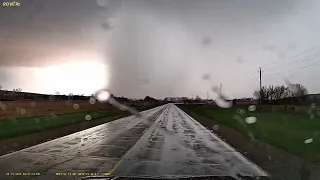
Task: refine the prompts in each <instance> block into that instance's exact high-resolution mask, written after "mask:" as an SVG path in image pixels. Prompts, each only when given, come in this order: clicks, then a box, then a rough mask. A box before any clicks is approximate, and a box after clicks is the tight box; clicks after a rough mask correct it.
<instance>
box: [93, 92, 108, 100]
mask: <svg viewBox="0 0 320 180" xmlns="http://www.w3.org/2000/svg"><path fill="white" fill-rule="evenodd" d="M95 97H96V99H97V100H98V101H99V102H106V101H108V99H109V98H110V93H109V92H108V91H107V90H100V91H98V92H96V94H95Z"/></svg>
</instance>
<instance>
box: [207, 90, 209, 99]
mask: <svg viewBox="0 0 320 180" xmlns="http://www.w3.org/2000/svg"><path fill="white" fill-rule="evenodd" d="M207 100H209V91H207Z"/></svg>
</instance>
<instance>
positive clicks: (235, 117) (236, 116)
mask: <svg viewBox="0 0 320 180" xmlns="http://www.w3.org/2000/svg"><path fill="white" fill-rule="evenodd" d="M233 118H234V119H236V120H238V121H241V120H242V119H241V116H240V115H239V114H235V115H233Z"/></svg>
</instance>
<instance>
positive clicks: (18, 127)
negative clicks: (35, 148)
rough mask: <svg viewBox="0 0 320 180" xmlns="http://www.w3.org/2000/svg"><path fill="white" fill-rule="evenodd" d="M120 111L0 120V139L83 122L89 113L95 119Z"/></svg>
mask: <svg viewBox="0 0 320 180" xmlns="http://www.w3.org/2000/svg"><path fill="white" fill-rule="evenodd" d="M120 113H121V111H120V110H99V111H87V112H76V113H68V114H59V115H53V116H41V117H30V118H17V119H8V120H1V121H0V140H1V139H7V138H12V137H17V136H21V135H25V134H29V133H34V132H39V131H43V130H48V129H54V128H58V127H62V126H67V125H72V124H77V123H81V122H85V121H87V120H86V119H85V116H86V115H90V116H91V120H95V119H100V118H104V117H108V116H112V115H116V114H120Z"/></svg>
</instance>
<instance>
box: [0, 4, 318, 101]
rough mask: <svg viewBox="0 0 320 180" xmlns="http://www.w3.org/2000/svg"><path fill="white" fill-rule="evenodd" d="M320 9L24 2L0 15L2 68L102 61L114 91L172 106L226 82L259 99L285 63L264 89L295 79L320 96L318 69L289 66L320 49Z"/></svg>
mask: <svg viewBox="0 0 320 180" xmlns="http://www.w3.org/2000/svg"><path fill="white" fill-rule="evenodd" d="M319 6H320V4H319V2H317V1H315V0H314V1H308V2H305V1H302V0H300V1H298V0H283V1H276V0H271V1H249V0H245V1H222V0H221V1H209V0H152V1H150V0H128V1H124V0H122V1H119V0H108V1H103V0H102V1H101V0H99V1H84V0H80V1H79V0H77V1H67V2H66V1H60V0H59V1H47V0H45V1H43V0H42V1H40V0H34V1H33V2H31V1H28V3H27V1H22V2H21V7H19V8H11V9H9V8H6V9H4V11H1V12H0V13H1V14H0V15H1V16H2V15H4V16H2V17H3V18H1V19H0V21H1V24H2V25H5V26H1V27H0V41H1V48H0V49H1V50H0V51H1V52H0V54H1V58H0V64H1V65H2V66H15V67H17V66H22V67H41V66H49V65H53V64H58V63H63V62H64V61H65V58H64V57H66V56H67V57H72V56H73V55H74V56H76V55H77V56H78V55H79V54H81V53H84V54H92V53H94V54H99V55H101V56H102V57H103V60H104V62H105V63H106V64H107V65H108V66H109V67H110V68H109V69H110V84H109V86H108V88H109V89H110V90H111V91H112V92H113V93H115V94H116V95H121V96H129V97H144V96H146V95H150V96H154V97H157V98H163V97H166V96H189V97H191V95H196V94H199V95H200V96H201V97H206V94H207V91H210V89H211V88H212V86H216V85H219V84H220V83H223V92H224V93H225V94H227V95H228V96H230V97H243V96H252V92H253V90H254V89H256V88H257V87H258V84H259V82H258V73H257V70H258V68H259V67H260V66H262V65H264V64H269V63H272V62H276V64H275V65H276V66H274V67H272V68H271V67H268V68H269V69H268V68H265V69H264V68H263V70H264V72H263V74H264V75H265V77H264V78H263V83H264V84H283V83H284V81H283V77H288V76H289V78H291V79H292V81H294V82H296V81H297V82H299V83H301V84H303V85H305V86H307V88H308V89H309V92H311V93H312V92H319V90H320V87H318V86H317V85H315V83H314V82H311V81H308V79H310V77H309V75H308V72H309V74H310V71H311V73H312V72H313V74H314V76H319V75H318V74H317V73H316V72H315V71H316V68H313V67H311V69H301V70H299V71H294V72H290V73H286V72H287V71H288V70H290V69H292V68H297V67H298V68H299V67H300V66H295V65H290V64H289V65H287V64H286V62H288V61H292V60H296V59H299V58H302V57H300V56H298V57H295V59H290V57H291V56H293V55H295V54H299V53H301V52H303V51H305V50H307V49H312V48H314V47H317V46H318V45H319V42H320V41H319V39H318V37H317V32H318V30H319V28H320V22H319V20H317V18H316V17H318V16H319V15H320V13H319V12H318V11H317V9H318V8H319ZM57 9H59V11H57ZM3 42H5V43H3ZM316 51H317V50H315V51H314V52H313V51H312V52H309V53H306V54H304V56H310V55H312V53H315V52H316ZM86 57H87V56H86ZM94 60H95V59H92V61H94ZM314 61H316V59H315V60H314ZM275 72H276V73H277V72H280V73H278V74H277V75H270V76H269V75H268V74H272V73H275ZM292 73H294V74H295V76H292ZM204 74H208V75H210V79H207V80H205V79H203V78H202V77H203V75H204ZM16 82H17V81H16ZM21 85H23V84H21ZM39 91H41V89H40V87H39Z"/></svg>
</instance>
